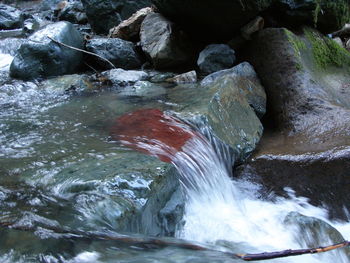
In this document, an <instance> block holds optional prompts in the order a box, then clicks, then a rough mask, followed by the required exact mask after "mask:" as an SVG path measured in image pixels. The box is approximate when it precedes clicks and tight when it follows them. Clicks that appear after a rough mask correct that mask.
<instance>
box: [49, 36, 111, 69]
mask: <svg viewBox="0 0 350 263" xmlns="http://www.w3.org/2000/svg"><path fill="white" fill-rule="evenodd" d="M48 38H49V39H51V40H52V41H53V42H55V43H56V44H59V45H62V46H64V47H67V48H70V49H73V50H76V51H80V52H83V53H86V54H89V55H92V56H95V57H98V58H100V59H102V60H103V61H105V62H107V63H108V64H109V65H111V67H112V68H116V67H115V66H114V64H113V63H112V62H110V61H109V60H108V59H106V58H104V57H101V56H100V55H97V54H95V53H92V52H89V51H86V50H83V49H80V48H76V47H72V46H69V45H67V44H64V43H62V42H60V41H57V40H55V39H53V38H52V37H49V36H48Z"/></svg>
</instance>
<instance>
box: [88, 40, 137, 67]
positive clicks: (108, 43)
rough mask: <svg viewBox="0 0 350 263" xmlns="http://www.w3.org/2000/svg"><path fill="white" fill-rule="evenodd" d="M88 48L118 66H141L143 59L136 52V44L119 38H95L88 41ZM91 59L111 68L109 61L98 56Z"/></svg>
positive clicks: (101, 65)
mask: <svg viewBox="0 0 350 263" xmlns="http://www.w3.org/2000/svg"><path fill="white" fill-rule="evenodd" d="M86 49H87V50H88V51H90V52H92V53H95V54H97V55H99V56H101V57H103V58H105V59H107V60H109V61H110V62H112V63H113V64H114V66H115V67H117V68H123V69H133V68H139V67H141V60H140V57H139V55H138V54H137V53H136V50H135V45H134V44H133V43H132V42H129V41H125V40H122V39H119V38H93V39H90V40H89V41H88V42H87V44H86ZM91 60H93V61H94V63H96V64H98V65H99V66H100V67H102V68H105V69H110V68H111V65H110V64H109V63H107V62H106V61H104V60H102V59H100V58H98V57H96V56H91Z"/></svg>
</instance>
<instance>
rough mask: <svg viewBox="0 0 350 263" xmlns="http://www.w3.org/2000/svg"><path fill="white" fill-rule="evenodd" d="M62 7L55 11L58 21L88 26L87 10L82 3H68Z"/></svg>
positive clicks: (75, 0)
mask: <svg viewBox="0 0 350 263" xmlns="http://www.w3.org/2000/svg"><path fill="white" fill-rule="evenodd" d="M61 3H62V2H61ZM62 5H63V6H62V7H59V8H58V9H56V10H55V15H56V17H57V18H58V20H62V21H68V22H71V23H73V24H86V23H87V22H88V20H87V16H86V13H85V9H84V6H83V4H82V2H81V1H77V0H74V1H69V2H67V1H66V2H64V4H62Z"/></svg>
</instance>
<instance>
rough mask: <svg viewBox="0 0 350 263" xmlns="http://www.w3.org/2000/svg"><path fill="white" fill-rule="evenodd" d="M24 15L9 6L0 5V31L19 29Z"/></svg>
mask: <svg viewBox="0 0 350 263" xmlns="http://www.w3.org/2000/svg"><path fill="white" fill-rule="evenodd" d="M23 21H24V14H23V13H22V12H21V11H20V10H18V9H16V8H14V7H12V6H9V5H4V4H0V30H1V29H14V28H20V27H22V25H23Z"/></svg>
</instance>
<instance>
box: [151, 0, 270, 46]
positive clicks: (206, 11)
mask: <svg viewBox="0 0 350 263" xmlns="http://www.w3.org/2000/svg"><path fill="white" fill-rule="evenodd" d="M152 2H153V3H154V5H155V6H156V7H157V9H158V10H159V11H160V12H161V13H162V14H163V15H164V16H166V17H167V18H169V19H171V20H172V21H174V22H175V23H176V24H178V25H180V26H181V27H182V28H183V29H184V30H187V31H189V32H191V35H194V36H196V37H197V38H201V39H210V40H213V39H219V40H222V39H226V40H228V39H230V38H232V37H233V34H234V32H236V31H238V30H239V29H240V28H241V27H242V26H243V25H245V24H246V23H248V22H249V21H250V20H252V19H253V18H255V17H256V16H257V14H258V13H259V12H261V11H263V10H265V9H266V8H267V7H269V6H270V4H271V2H272V0H259V1H256V0H245V1H242V0H215V1H213V0H201V1H198V0H153V1H152Z"/></svg>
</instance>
